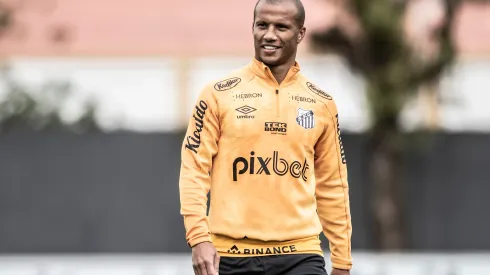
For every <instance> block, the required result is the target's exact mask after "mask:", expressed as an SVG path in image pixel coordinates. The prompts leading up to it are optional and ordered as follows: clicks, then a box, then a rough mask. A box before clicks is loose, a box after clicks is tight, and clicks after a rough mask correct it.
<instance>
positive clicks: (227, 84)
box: [214, 77, 242, 92]
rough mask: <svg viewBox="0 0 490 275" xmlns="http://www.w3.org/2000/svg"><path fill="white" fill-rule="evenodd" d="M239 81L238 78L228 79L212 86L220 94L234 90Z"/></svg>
mask: <svg viewBox="0 0 490 275" xmlns="http://www.w3.org/2000/svg"><path fill="white" fill-rule="evenodd" d="M241 81H242V79H241V78H238V77H233V78H229V79H226V80H223V81H220V82H218V83H216V84H214V89H215V90H216V91H220V92H222V91H226V90H230V89H233V88H235V86H236V85H238V83H240V82H241Z"/></svg>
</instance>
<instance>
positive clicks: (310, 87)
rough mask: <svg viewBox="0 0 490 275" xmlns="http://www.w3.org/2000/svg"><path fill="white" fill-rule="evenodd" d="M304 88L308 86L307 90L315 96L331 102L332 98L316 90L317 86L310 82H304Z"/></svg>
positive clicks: (318, 89)
mask: <svg viewBox="0 0 490 275" xmlns="http://www.w3.org/2000/svg"><path fill="white" fill-rule="evenodd" d="M306 86H308V88H309V89H310V90H311V91H312V92H314V93H315V94H317V95H319V96H321V97H323V98H325V99H328V100H332V97H331V96H330V95H329V94H327V93H325V92H324V91H322V90H321V89H320V88H318V87H317V86H315V85H313V83H311V82H306Z"/></svg>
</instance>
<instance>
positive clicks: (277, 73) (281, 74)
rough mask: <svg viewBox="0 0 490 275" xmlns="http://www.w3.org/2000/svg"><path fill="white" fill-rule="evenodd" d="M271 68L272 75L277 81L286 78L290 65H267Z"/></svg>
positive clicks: (279, 81)
mask: <svg viewBox="0 0 490 275" xmlns="http://www.w3.org/2000/svg"><path fill="white" fill-rule="evenodd" d="M269 68H270V69H271V72H272V75H273V76H274V78H275V79H276V81H277V83H279V84H281V82H282V81H283V80H284V79H285V78H286V75H287V74H288V72H289V69H290V68H291V66H290V65H289V64H284V65H280V66H276V67H269Z"/></svg>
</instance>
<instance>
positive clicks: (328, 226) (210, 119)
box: [179, 59, 352, 269]
mask: <svg viewBox="0 0 490 275" xmlns="http://www.w3.org/2000/svg"><path fill="white" fill-rule="evenodd" d="M299 71H300V68H299V65H298V63H296V64H295V66H293V67H291V69H290V70H289V72H288V74H287V76H286V78H285V79H284V81H283V82H282V83H281V84H280V85H279V84H278V83H277V81H276V80H275V78H274V77H273V76H272V73H271V71H270V69H269V68H268V67H267V66H265V65H264V64H263V63H261V62H259V61H257V60H256V59H253V61H252V62H251V64H249V65H247V66H245V67H244V68H241V69H239V70H237V71H235V72H233V73H231V74H230V75H228V76H227V77H224V78H223V80H221V81H219V82H217V83H215V82H213V83H210V84H209V85H207V86H206V87H205V88H204V89H203V90H202V92H201V93H200V95H199V98H198V99H197V102H196V105H195V108H194V110H193V114H192V117H191V118H190V122H189V126H188V129H187V133H186V135H185V138H184V142H183V145H182V165H181V170H180V183H179V188H180V202H181V214H182V215H183V217H184V224H185V228H186V237H187V242H188V244H189V245H190V246H194V245H196V244H198V243H200V242H204V241H212V242H213V244H214V245H215V247H216V249H217V251H218V253H219V254H220V255H222V256H230V255H233V256H235V257H247V256H261V255H273V254H285V253H317V254H320V255H323V253H322V249H321V247H320V239H319V234H321V232H322V231H323V233H324V234H325V236H326V237H327V239H328V240H329V244H330V251H331V261H332V265H333V267H334V268H339V269H351V266H352V258H351V235H352V225H351V216H350V206H349V191H348V183H347V168H346V159H345V155H344V149H343V147H342V140H341V137H340V130H339V117H338V113H337V107H336V104H335V102H334V100H333V99H332V97H331V96H330V95H329V94H327V93H325V92H323V91H322V90H320V89H319V88H318V87H317V86H315V85H314V84H312V83H311V82H310V81H309V80H308V79H306V78H305V77H304V76H303V75H302V74H300V72H299ZM209 191H211V193H210V198H211V199H210V209H209V216H208V215H207V214H206V210H207V195H208V192H209Z"/></svg>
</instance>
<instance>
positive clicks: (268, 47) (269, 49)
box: [262, 45, 281, 53]
mask: <svg viewBox="0 0 490 275" xmlns="http://www.w3.org/2000/svg"><path fill="white" fill-rule="evenodd" d="M280 48H281V47H279V46H273V45H263V46H262V49H264V50H265V52H268V53H273V52H275V51H276V50H278V49H280Z"/></svg>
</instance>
